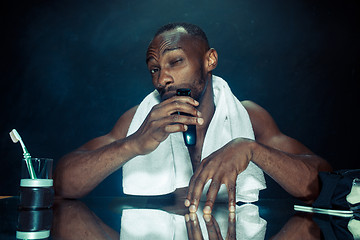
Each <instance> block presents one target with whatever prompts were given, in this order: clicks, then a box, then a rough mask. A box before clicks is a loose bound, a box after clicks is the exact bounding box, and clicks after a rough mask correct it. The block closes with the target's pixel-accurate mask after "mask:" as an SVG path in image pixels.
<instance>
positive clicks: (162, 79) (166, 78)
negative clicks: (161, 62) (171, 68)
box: [158, 70, 174, 87]
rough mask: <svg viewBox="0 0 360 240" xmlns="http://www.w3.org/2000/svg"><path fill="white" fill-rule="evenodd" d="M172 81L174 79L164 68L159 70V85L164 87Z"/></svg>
mask: <svg viewBox="0 0 360 240" xmlns="http://www.w3.org/2000/svg"><path fill="white" fill-rule="evenodd" d="M173 82H174V79H173V78H172V76H171V75H170V74H169V73H168V72H167V71H166V70H161V71H160V76H159V81H158V84H159V85H160V86H163V87H165V86H166V85H169V84H171V83H173Z"/></svg>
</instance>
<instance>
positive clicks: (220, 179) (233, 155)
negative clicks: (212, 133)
mask: <svg viewBox="0 0 360 240" xmlns="http://www.w3.org/2000/svg"><path fill="white" fill-rule="evenodd" d="M254 143H255V142H254V141H252V140H249V139H240V138H239V139H235V140H232V141H231V142H229V143H228V144H226V145H225V146H224V147H222V148H220V149H219V150H217V151H216V152H214V153H212V154H211V155H210V156H209V157H207V158H205V159H204V160H202V162H201V164H200V166H199V167H198V169H197V170H196V172H195V173H194V175H193V177H192V178H191V181H190V184H189V190H188V195H187V198H186V200H185V206H187V207H190V208H189V210H190V212H196V211H197V208H198V205H199V200H200V197H201V194H202V192H203V189H204V186H205V184H206V182H207V181H208V180H210V179H211V183H210V186H209V190H208V192H207V195H206V203H205V207H204V210H203V211H204V213H205V214H210V213H211V211H212V208H213V205H214V202H215V199H216V196H217V193H218V192H219V189H220V186H221V185H222V184H225V185H226V188H227V190H228V199H229V211H230V212H234V211H235V201H236V200H235V191H236V179H237V176H238V174H240V173H241V172H243V171H244V170H245V169H246V168H247V166H248V164H249V162H250V160H251V158H252V146H253V144H254Z"/></svg>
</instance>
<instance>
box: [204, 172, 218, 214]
mask: <svg viewBox="0 0 360 240" xmlns="http://www.w3.org/2000/svg"><path fill="white" fill-rule="evenodd" d="M220 186H221V182H220V181H219V180H218V179H217V178H214V179H212V181H211V183H210V186H209V190H208V192H207V194H206V202H205V207H204V209H203V212H204V214H211V212H212V209H213V206H214V203H215V200H216V196H217V194H218V192H219V189H220Z"/></svg>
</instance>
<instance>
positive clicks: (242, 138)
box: [54, 23, 331, 214]
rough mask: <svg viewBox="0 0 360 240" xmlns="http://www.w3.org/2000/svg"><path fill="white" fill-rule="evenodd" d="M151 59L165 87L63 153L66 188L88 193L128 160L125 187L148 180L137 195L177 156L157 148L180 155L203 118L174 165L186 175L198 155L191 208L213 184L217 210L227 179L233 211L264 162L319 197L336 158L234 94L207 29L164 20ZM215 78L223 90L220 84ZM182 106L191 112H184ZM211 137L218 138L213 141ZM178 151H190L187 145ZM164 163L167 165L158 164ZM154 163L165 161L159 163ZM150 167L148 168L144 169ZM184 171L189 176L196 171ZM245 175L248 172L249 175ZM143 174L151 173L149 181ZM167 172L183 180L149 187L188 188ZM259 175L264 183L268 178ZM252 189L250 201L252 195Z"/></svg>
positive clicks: (297, 190)
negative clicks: (323, 174)
mask: <svg viewBox="0 0 360 240" xmlns="http://www.w3.org/2000/svg"><path fill="white" fill-rule="evenodd" d="M146 62H147V66H148V69H149V71H150V74H151V76H152V81H153V85H154V87H155V88H156V90H157V91H156V92H153V93H152V94H149V96H148V97H147V98H145V99H144V101H143V102H142V103H141V104H140V107H139V106H135V107H133V108H132V109H130V110H128V111H127V112H126V113H124V114H123V115H122V116H121V117H120V118H119V120H118V121H117V123H116V124H115V126H114V128H113V129H112V131H111V132H110V133H108V134H106V135H104V136H101V137H98V138H95V139H93V140H91V141H89V142H88V143H86V144H85V145H83V146H81V147H80V148H79V149H77V150H75V151H73V152H71V153H69V154H68V155H66V156H64V157H63V158H62V159H61V160H60V162H59V164H58V166H57V169H56V171H55V176H54V180H55V190H56V193H57V194H58V195H61V196H63V197H70V198H78V197H82V196H84V195H86V194H87V193H89V192H90V191H91V190H92V189H94V188H95V187H96V186H97V185H98V184H99V183H100V182H101V181H102V180H103V179H105V178H106V177H107V176H109V175H110V174H111V173H113V172H114V171H117V170H118V169H120V168H121V167H122V166H124V192H125V193H126V191H128V190H126V191H125V189H128V188H129V189H130V188H132V186H131V185H132V183H134V184H140V185H139V186H140V187H139V188H140V190H135V191H134V193H135V194H136V191H142V190H144V191H146V190H147V187H141V186H145V185H141V184H146V183H147V181H151V179H152V177H151V176H150V177H148V178H146V177H147V175H151V174H157V172H158V171H159V172H161V173H160V175H161V174H165V175H166V174H167V171H162V169H163V168H162V165H167V164H169V162H171V161H172V160H167V159H166V157H159V158H158V160H156V159H154V156H153V157H150V158H152V159H150V158H147V157H148V156H151V154H152V155H154V154H153V153H159V154H161V151H162V150H163V151H170V155H171V154H172V155H173V156H172V157H170V156H169V159H170V158H171V159H174V158H176V157H177V153H176V154H174V152H176V151H178V149H183V148H184V144H183V143H182V144H179V141H178V140H176V142H174V144H173V138H175V137H174V136H177V134H179V133H181V132H184V131H186V130H187V129H188V126H190V125H195V126H196V135H197V141H196V145H194V146H188V147H187V149H186V148H185V152H186V153H185V155H184V156H186V154H188V155H187V156H189V159H188V160H187V161H186V160H185V159H184V158H183V157H181V159H180V161H183V162H181V163H179V162H176V161H179V160H174V163H171V164H172V165H171V164H170V165H169V166H170V168H169V169H172V170H173V171H174V172H173V173H171V174H170V175H176V176H179V175H180V174H179V173H178V172H180V171H182V170H181V169H182V167H183V165H182V164H185V165H186V164H188V163H189V162H191V166H190V169H191V168H192V169H191V171H192V170H193V171H194V173H193V176H192V177H191V181H190V183H189V187H188V191H187V196H186V200H185V206H187V207H189V210H190V212H195V211H196V210H197V208H198V205H199V201H200V198H201V195H202V193H203V189H204V186H205V184H207V185H208V191H207V193H206V203H205V207H204V209H203V211H204V213H206V214H209V213H211V211H212V208H213V204H214V201H215V199H216V196H217V194H218V192H219V189H220V188H221V186H222V185H225V186H226V189H227V195H228V202H229V211H230V212H233V211H234V210H235V203H236V197H237V196H236V192H237V191H241V190H242V187H241V188H240V187H239V185H240V184H243V183H246V182H247V179H253V178H255V179H256V178H257V177H258V176H259V175H261V174H262V171H261V170H260V172H259V171H257V170H258V169H262V170H263V171H264V172H265V173H267V174H268V175H269V176H270V177H272V178H273V179H274V180H275V181H276V182H278V183H279V184H280V185H281V186H282V187H283V188H284V189H285V190H286V191H287V192H289V193H290V194H292V195H293V196H295V197H297V198H299V199H302V200H304V201H307V202H311V201H313V200H314V199H315V198H316V197H317V196H318V194H319V182H318V172H319V171H330V170H331V167H330V165H329V164H328V163H327V162H326V161H325V160H323V159H322V158H320V157H318V156H316V155H315V154H314V153H312V152H311V151H310V150H309V149H308V148H306V147H305V146H304V145H303V144H301V143H300V142H298V141H296V140H295V139H292V138H290V137H288V136H286V135H284V134H283V133H281V132H280V131H279V129H278V127H277V126H276V124H275V122H274V120H273V119H272V117H271V116H270V115H269V113H268V112H266V111H265V110H264V109H263V108H261V107H260V106H258V105H257V104H255V103H253V102H251V101H243V102H242V103H240V102H238V100H237V99H236V98H235V97H234V96H231V95H232V93H231V91H230V89H229V88H228V86H227V84H226V82H225V81H223V80H221V79H220V78H218V77H215V76H213V75H212V71H213V70H214V69H215V68H216V66H217V63H218V55H217V52H216V50H215V49H213V48H210V47H209V44H208V41H207V38H206V35H205V34H204V33H203V31H202V30H201V29H200V28H198V27H197V26H194V25H192V24H186V23H179V24H177V23H175V24H168V25H165V26H163V27H162V28H160V29H159V31H158V32H157V33H156V34H155V37H154V38H153V40H152V42H151V43H150V45H149V47H148V51H147V54H146ZM215 85H216V88H217V89H220V90H216V91H215V90H214V89H215ZM218 86H220V87H218ZM179 88H189V89H191V96H190V97H189V96H176V90H177V89H179ZM221 89H224V91H225V93H224V94H222V96H223V97H222V98H223V99H225V100H224V101H225V102H224V103H222V105H221V106H222V107H220V105H219V106H218V105H217V104H218V103H217V102H219V101H220V100H218V99H219V98H220V97H219V96H218V95H219V94H220V95H221V92H222V91H223V90H221ZM214 91H215V92H216V93H215V94H214ZM217 92H219V94H218V93H217ZM227 99H230V100H229V101H230V103H228V102H226V101H228V100H227ZM219 104H220V103H219ZM228 104H229V106H233V107H228V108H230V109H228V110H227V113H226V114H229V118H234V119H230V120H229V119H228V117H227V115H226V117H225V119H223V120H222V121H230V122H231V123H229V124H228V125H227V126H228V127H226V128H225V130H224V135H228V136H231V137H230V139H229V140H226V142H222V143H220V144H218V143H217V137H218V138H219V139H220V140H221V139H222V138H223V136H222V134H218V135H220V136H215V137H212V138H209V137H207V136H208V135H209V134H211V133H212V132H213V131H217V130H216V129H219V128H220V129H221V128H222V127H223V126H222V125H221V126H213V125H214V124H211V123H212V122H213V121H215V120H214V119H215V118H221V116H222V113H221V111H223V109H222V108H226V107H227V106H228ZM233 108H234V109H238V110H234V111H235V112H237V111H238V112H239V114H235V116H234V114H232V113H233V112H234V111H233V110H232V109H233ZM242 109H244V110H242ZM179 112H181V113H184V114H182V115H179V114H177V113H179ZM219 112H220V113H219ZM141 114H142V115H143V116H141ZM231 114H232V115H231ZM230 115H231V116H230ZM139 119H140V121H139ZM246 119H248V123H247V122H246V121H247V120H246ZM136 121H138V123H137V124H136ZM216 121H218V120H216ZM238 122H239V124H240V125H238ZM224 124H225V123H224ZM237 126H239V127H237ZM243 126H245V127H243ZM239 130H240V133H238V131H239ZM241 131H245V132H246V134H243V133H242V132H241ZM234 136H235V137H234ZM170 138H171V139H170ZM224 139H227V138H224ZM209 141H212V143H211V144H209V143H206V142H209ZM165 143H166V144H165ZM204 143H205V144H204ZM164 145H165V146H167V147H164ZM213 145H216V146H217V147H214V149H212V152H209V151H208V150H207V151H208V154H205V155H206V156H205V157H204V150H205V148H207V149H209V146H213ZM219 146H220V147H219ZM169 149H170V150H169ZM186 150H188V151H186ZM178 152H179V154H183V152H184V150H181V151H178ZM156 156H157V154H156ZM164 158H165V160H164ZM139 159H140V160H139ZM160 162H161V164H158V163H160ZM153 164H155V165H156V164H158V165H156V167H153ZM188 165H189V164H188ZM250 168H251V169H253V170H251V169H250ZM149 169H150V171H149ZM164 169H165V168H164ZM174 169H175V170H174ZM186 169H189V167H186ZM137 170H138V171H137ZM128 171H130V173H128ZM144 171H147V172H146V173H144V174H142V173H143V172H144ZM249 171H250V173H249V174H248V175H246V174H245V173H246V172H249ZM184 172H185V174H184V175H185V176H187V174H188V170H186V171H184ZM251 172H252V173H251ZM134 176H135V177H134ZM242 176H245V178H243V180H242V179H241V177H242ZM143 177H144V178H146V179H147V180H143V179H142V178H143ZM157 177H158V176H156V177H154V178H155V179H162V177H161V176H160V177H159V178H157ZM139 178H140V179H141V180H139ZM166 179H170V180H169V181H170V182H176V184H172V183H169V184H170V185H171V184H172V186H170V188H167V187H168V185H169V184H168V182H167V181H161V180H158V181H155V182H154V183H151V184H149V185H147V186H149V187H150V188H151V187H152V186H154V185H157V184H163V183H164V184H165V185H166V186H165V188H167V189H166V190H164V191H163V192H168V191H169V189H171V187H174V186H175V187H176V188H180V187H183V183H181V184H177V182H178V181H180V182H181V180H182V179H175V180H174V178H171V176H170V178H166ZM239 179H240V180H239ZM259 179H260V180H258V182H257V183H259V182H261V181H262V180H261V178H259ZM209 180H211V181H209ZM135 182H137V183H135ZM139 182H140V183H139ZM187 182H188V181H187ZM257 183H256V184H257ZM256 184H255V185H256ZM250 185H252V184H247V185H244V186H243V187H245V188H246V187H247V186H250ZM156 187H157V186H155V188H156ZM256 188H257V189H255V190H259V189H262V188H264V187H262V186H261V183H260V185H259V186H258V187H256ZM129 193H130V194H133V192H132V190H129ZM159 193H162V190H159ZM148 194H151V192H150V193H149V192H146V194H145V195H148ZM256 195H257V194H256ZM244 196H245V201H247V200H246V197H247V196H246V194H245V195H244ZM256 197H257V196H255V198H253V196H252V195H251V196H250V197H249V199H250V200H249V201H252V200H254V199H255V200H256ZM251 199H252V200H251Z"/></svg>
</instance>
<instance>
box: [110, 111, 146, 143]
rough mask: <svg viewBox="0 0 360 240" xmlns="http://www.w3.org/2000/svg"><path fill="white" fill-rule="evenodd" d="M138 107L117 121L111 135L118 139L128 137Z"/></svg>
mask: <svg viewBox="0 0 360 240" xmlns="http://www.w3.org/2000/svg"><path fill="white" fill-rule="evenodd" d="M138 107H139V105H136V106H134V107H132V108H130V109H129V110H127V111H126V112H125V113H124V114H122V115H121V116H120V118H119V119H118V120H117V122H116V124H115V126H114V128H113V129H112V131H111V135H113V136H114V137H115V138H117V139H120V138H124V137H126V134H127V132H128V129H129V126H130V124H131V121H132V119H133V117H134V115H135V113H136V110H137V108H138Z"/></svg>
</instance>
